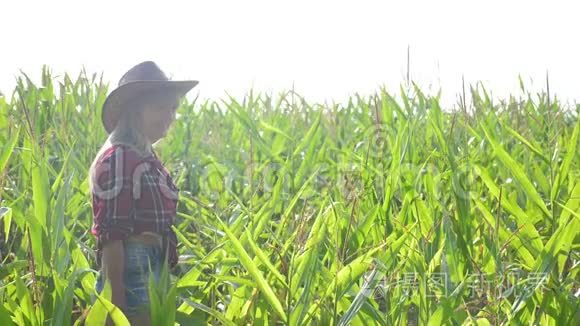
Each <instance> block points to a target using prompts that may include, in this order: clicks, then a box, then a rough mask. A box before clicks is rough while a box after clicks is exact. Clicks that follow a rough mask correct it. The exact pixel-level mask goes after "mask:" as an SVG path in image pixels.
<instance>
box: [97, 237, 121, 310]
mask: <svg viewBox="0 0 580 326" xmlns="http://www.w3.org/2000/svg"><path fill="white" fill-rule="evenodd" d="M101 261H102V262H101V264H102V266H103V272H104V274H105V279H108V280H110V282H111V290H112V295H111V300H112V302H113V304H114V305H115V306H117V307H119V308H121V310H123V311H125V308H126V305H127V300H126V298H125V284H124V281H123V271H124V269H125V248H124V246H123V240H110V241H107V243H105V244H104V245H103V254H102V257H101Z"/></svg>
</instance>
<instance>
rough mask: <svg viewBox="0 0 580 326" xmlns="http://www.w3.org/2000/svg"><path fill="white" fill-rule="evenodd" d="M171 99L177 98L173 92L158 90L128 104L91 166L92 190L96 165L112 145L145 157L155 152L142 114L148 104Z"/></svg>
mask: <svg viewBox="0 0 580 326" xmlns="http://www.w3.org/2000/svg"><path fill="white" fill-rule="evenodd" d="M171 100H175V95H174V94H173V93H168V92H163V91H157V92H150V93H148V94H143V95H141V96H139V97H136V98H135V99H134V100H132V101H131V102H130V103H128V104H127V106H128V107H126V108H125V109H124V110H122V112H121V115H120V117H119V121H118V122H117V125H116V126H115V129H113V131H112V132H111V134H109V137H107V140H106V141H105V143H104V144H103V145H102V146H101V148H100V149H99V151H98V152H97V155H95V158H94V160H93V162H92V164H91V167H90V168H89V189H90V190H91V191H92V190H93V181H94V180H93V177H94V172H95V166H96V164H97V162H98V160H99V158H100V157H101V155H102V154H103V153H104V152H105V151H106V150H107V149H108V148H110V147H111V146H113V145H125V146H128V147H130V148H132V149H133V150H135V151H136V152H137V153H139V154H140V155H141V156H143V157H145V156H148V155H150V154H151V153H152V152H153V150H152V146H153V144H151V141H150V140H149V139H148V138H147V136H146V135H145V134H144V133H143V126H142V123H143V121H142V118H141V116H140V114H141V113H142V112H143V109H144V108H145V106H146V105H154V106H156V105H163V104H164V103H169V102H168V101H171Z"/></svg>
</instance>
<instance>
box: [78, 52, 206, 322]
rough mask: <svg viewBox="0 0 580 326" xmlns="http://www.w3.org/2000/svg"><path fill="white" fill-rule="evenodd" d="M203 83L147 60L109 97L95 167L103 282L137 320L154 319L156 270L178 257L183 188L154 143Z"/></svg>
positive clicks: (95, 232)
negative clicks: (172, 76)
mask: <svg viewBox="0 0 580 326" xmlns="http://www.w3.org/2000/svg"><path fill="white" fill-rule="evenodd" d="M197 84H198V82H197V81H194V80H190V81H171V80H169V79H168V78H167V77H166V75H165V74H164V73H163V72H162V71H161V70H160V69H159V67H158V66H157V65H156V64H155V63H154V62H151V61H146V62H142V63H140V64H138V65H136V66H135V67H133V68H131V69H130V70H129V71H127V73H125V75H123V77H122V78H121V80H120V81H119V86H118V87H117V88H116V89H115V90H114V91H113V92H111V94H110V95H109V96H108V97H107V99H106V100H105V103H104V105H103V110H102V121H103V125H104V127H105V129H106V131H107V133H108V134H109V137H108V139H107V141H106V142H105V144H104V145H103V146H102V147H101V149H100V150H99V152H98V154H97V155H96V157H95V160H94V161H93V164H92V165H91V168H90V171H89V175H90V179H89V180H90V181H91V182H90V183H91V193H92V204H93V225H92V229H91V232H92V234H93V235H94V236H95V237H96V243H97V265H98V266H99V268H100V269H99V275H98V278H97V284H96V290H97V291H98V292H101V291H102V289H103V287H104V284H105V282H106V281H107V280H108V281H110V284H111V289H112V298H111V299H112V302H113V304H115V305H116V306H118V307H120V308H121V309H122V311H123V312H124V313H125V315H126V316H127V317H128V318H129V320H130V321H131V324H134V325H147V324H149V323H150V321H149V309H148V306H149V296H148V292H147V287H148V280H149V275H150V273H153V275H154V277H155V278H156V279H157V280H158V279H159V274H160V271H161V268H162V266H163V264H168V265H169V267H170V268H172V267H174V266H175V265H176V264H177V257H178V256H177V249H176V241H177V239H176V236H175V233H174V232H173V230H172V229H171V225H172V224H173V220H174V218H175V213H176V204H177V191H178V190H177V188H176V187H175V185H174V184H173V182H172V180H171V177H170V176H169V173H168V172H167V170H166V169H165V167H164V166H163V164H162V163H161V162H160V161H159V159H158V158H157V155H156V154H155V153H154V151H153V148H152V144H154V143H155V142H157V141H158V140H159V139H161V138H163V137H164V136H165V135H166V133H167V130H168V129H169V126H170V125H171V123H172V122H173V120H174V119H175V111H176V109H177V106H178V104H179V100H180V99H181V98H182V97H183V96H184V95H185V94H186V93H187V92H188V91H189V90H191V89H192V88H193V87H194V86H195V85H197ZM108 322H109V323H110V322H111V320H110V319H109V320H108Z"/></svg>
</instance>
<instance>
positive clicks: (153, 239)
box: [127, 231, 163, 246]
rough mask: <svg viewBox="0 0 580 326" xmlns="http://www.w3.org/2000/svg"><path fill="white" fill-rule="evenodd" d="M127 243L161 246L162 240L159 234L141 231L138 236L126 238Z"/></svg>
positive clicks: (133, 235) (132, 235)
mask: <svg viewBox="0 0 580 326" xmlns="http://www.w3.org/2000/svg"><path fill="white" fill-rule="evenodd" d="M127 241H129V242H139V243H145V244H151V245H159V246H163V238H162V236H161V234H159V233H156V232H151V231H143V232H141V233H138V234H131V235H130V236H129V237H128V238H127Z"/></svg>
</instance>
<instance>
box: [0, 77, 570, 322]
mask: <svg viewBox="0 0 580 326" xmlns="http://www.w3.org/2000/svg"><path fill="white" fill-rule="evenodd" d="M107 89H108V87H107V85H106V84H104V83H103V81H102V78H101V77H99V76H97V75H92V76H89V75H87V74H86V73H85V72H81V73H80V74H79V75H78V76H77V77H71V76H70V75H64V76H63V77H60V78H59V77H54V76H52V75H51V73H50V70H49V69H48V68H46V67H45V68H44V69H43V71H42V75H41V83H40V84H39V85H36V84H35V83H33V82H32V81H31V79H30V78H28V76H27V75H25V74H22V76H20V77H19V79H18V84H17V86H16V88H15V90H14V91H13V92H12V93H5V94H4V95H3V96H0V184H1V185H2V187H1V188H0V207H1V208H0V219H1V220H2V222H1V223H0V224H1V225H2V227H0V235H1V236H0V240H1V241H2V242H1V243H2V246H1V250H0V254H1V257H0V261H1V265H0V298H1V299H2V301H1V304H0V325H11V324H17V325H69V324H74V325H77V324H85V323H86V324H87V325H102V324H103V323H104V321H105V318H106V316H107V315H108V314H109V315H111V317H112V318H113V320H114V321H115V322H116V323H117V324H118V325H126V324H128V320H127V318H126V316H124V315H123V313H122V311H121V310H119V309H118V308H117V307H115V306H114V305H113V304H112V303H111V301H110V288H108V287H105V290H104V291H103V293H96V292H95V289H94V284H95V275H96V272H97V271H96V270H95V269H94V268H95V266H96V262H95V253H94V249H95V241H94V238H93V237H92V235H91V234H90V227H91V223H92V217H91V207H90V200H89V199H90V197H89V196H90V194H89V188H88V183H87V171H88V167H89V165H90V162H91V161H92V159H93V158H94V155H95V154H96V152H97V150H98V149H99V147H100V145H101V144H102V143H103V141H104V140H105V139H106V134H105V132H104V130H103V128H102V127H101V125H100V109H101V106H102V104H103V101H104V99H105V97H106V95H107ZM469 95H470V100H468V99H467V96H466V94H465V92H463V94H462V95H461V98H460V101H459V103H458V104H457V105H455V106H454V107H453V108H441V106H440V102H439V96H438V95H437V94H435V95H426V94H423V93H422V92H421V90H420V89H419V88H418V87H416V86H414V85H411V87H407V88H402V89H401V90H400V91H399V92H398V93H397V94H392V93H389V92H387V90H386V89H384V88H381V89H379V90H378V91H377V92H376V93H375V94H372V95H370V96H366V97H362V96H353V97H352V98H351V99H350V100H349V101H348V102H347V103H345V104H336V103H333V104H325V105H321V104H312V103H308V102H307V101H306V100H305V99H304V98H303V97H301V96H300V95H299V94H297V93H295V92H294V91H287V92H282V93H280V94H279V95H278V96H276V97H274V96H272V95H270V94H255V93H254V92H249V93H248V94H247V95H246V96H245V97H243V98H241V99H237V98H232V97H229V98H225V99H222V100H215V101H211V100H206V101H200V100H199V99H196V100H194V101H187V100H184V101H183V103H182V104H181V106H180V108H179V110H178V115H179V116H178V118H177V120H176V122H175V124H174V125H173V127H172V129H171V131H170V133H169V134H168V137H166V138H165V139H164V140H162V141H161V142H160V143H159V144H156V147H157V150H158V152H159V154H160V157H161V158H162V160H163V161H164V162H165V164H166V166H167V167H168V169H169V170H170V171H171V172H172V174H173V175H174V177H175V180H176V183H177V185H178V187H179V188H180V189H181V192H180V199H179V204H178V216H177V219H176V224H175V226H174V230H175V232H176V234H177V236H178V239H179V246H178V249H179V253H180V262H179V264H178V267H177V268H176V269H175V270H173V271H172V273H169V271H165V272H164V273H163V277H162V278H163V282H161V283H162V284H169V286H168V287H163V286H160V285H159V284H157V283H156V282H155V281H154V280H153V279H151V281H150V287H149V293H150V298H151V317H152V320H153V321H154V323H155V325H174V324H175V323H178V324H183V325H191V324H225V325H238V324H243V325H250V324H251V325H282V324H283V325H349V324H351V325H376V324H379V325H401V324H407V325H417V324H421V325H440V324H455V325H458V324H461V325H503V324H534V325H535V324H542V325H568V324H569V325H572V324H577V323H578V321H580V300H579V297H580V288H579V282H578V272H579V269H580V256H579V253H578V249H579V247H580V237H579V230H580V185H579V182H578V180H579V177H580V166H579V162H580V159H579V152H580V151H579V149H578V137H579V135H578V134H579V132H580V123H579V122H578V113H579V110H580V108H579V107H578V106H575V107H572V106H570V105H567V104H564V103H560V102H559V101H558V99H557V98H556V97H554V96H551V95H550V94H549V93H540V94H531V93H530V92H528V91H527V90H526V89H525V87H524V85H522V87H521V93H520V94H515V95H513V96H512V97H510V98H509V99H505V100H497V99H494V98H492V97H491V96H490V95H489V93H488V91H487V90H486V89H485V88H484V87H483V85H480V84H478V85H475V86H473V87H472V88H471V89H470V92H469ZM164 282H165V283H164Z"/></svg>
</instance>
